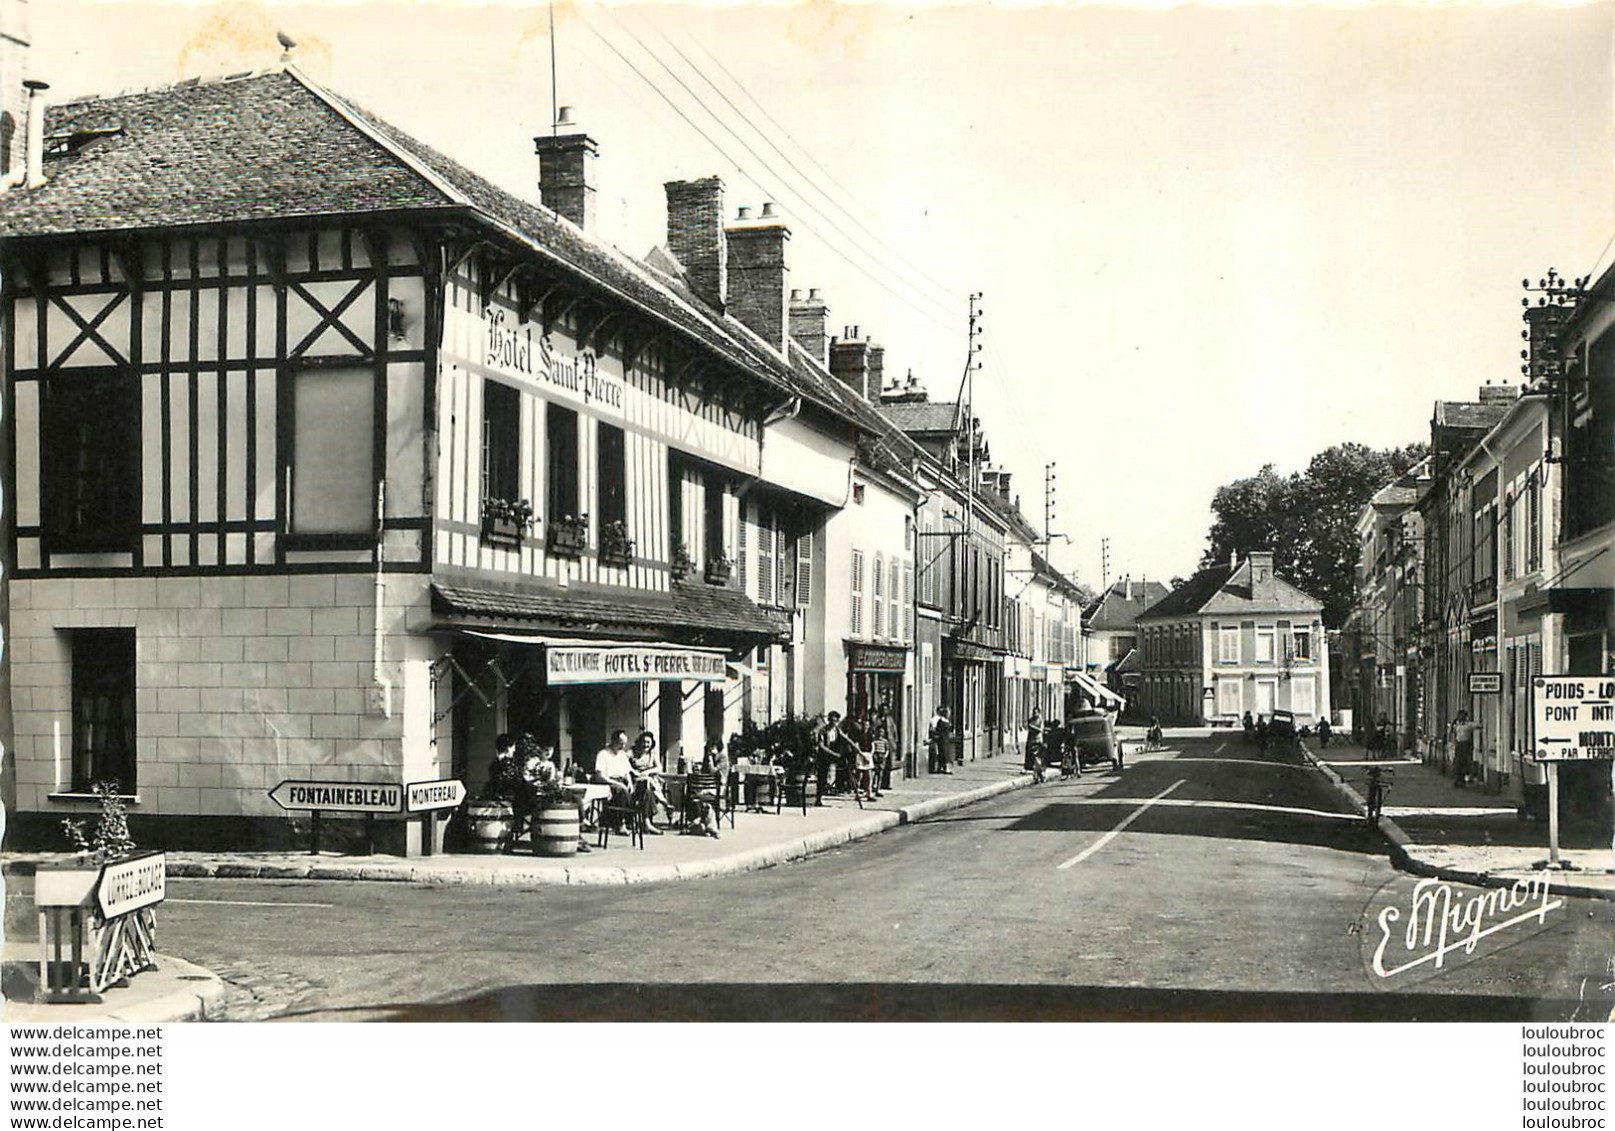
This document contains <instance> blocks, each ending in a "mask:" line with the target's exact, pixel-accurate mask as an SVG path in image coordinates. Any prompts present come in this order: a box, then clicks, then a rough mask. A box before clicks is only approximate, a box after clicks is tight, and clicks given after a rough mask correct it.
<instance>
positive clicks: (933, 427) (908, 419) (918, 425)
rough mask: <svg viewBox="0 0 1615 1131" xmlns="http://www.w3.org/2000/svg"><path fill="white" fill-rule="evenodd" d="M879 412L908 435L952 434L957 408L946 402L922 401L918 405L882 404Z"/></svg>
mask: <svg viewBox="0 0 1615 1131" xmlns="http://www.w3.org/2000/svg"><path fill="white" fill-rule="evenodd" d="M880 411H881V412H882V413H883V414H884V415H885V416H886V417H887V419H889V420H890V421H891V422H892V423H893V424H895V425H897V426H898V427H899V428H901V429H902V430H903V431H904V432H908V433H910V434H917V433H925V432H952V431H953V429H954V427H955V423H956V418H957V416H958V413H959V406H958V405H955V404H952V403H950V402H946V401H940V402H938V401H922V402H920V403H918V404H910V403H900V404H883V405H881V406H880Z"/></svg>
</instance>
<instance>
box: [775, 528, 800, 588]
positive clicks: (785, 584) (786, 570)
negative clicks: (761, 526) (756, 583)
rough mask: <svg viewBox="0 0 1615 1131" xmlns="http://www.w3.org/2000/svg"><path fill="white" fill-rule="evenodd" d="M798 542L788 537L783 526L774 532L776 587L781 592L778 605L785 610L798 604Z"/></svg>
mask: <svg viewBox="0 0 1615 1131" xmlns="http://www.w3.org/2000/svg"><path fill="white" fill-rule="evenodd" d="M777 521H778V520H777V519H776V522H777ZM796 542H797V540H796V539H794V538H791V537H789V536H787V535H786V533H785V528H784V527H783V526H781V527H780V528H779V529H778V530H776V531H775V532H774V551H775V553H774V586H775V588H776V589H778V590H779V593H778V598H779V599H778V601H777V602H776V603H777V604H779V605H781V606H782V607H784V608H790V607H791V606H793V605H795V604H796Z"/></svg>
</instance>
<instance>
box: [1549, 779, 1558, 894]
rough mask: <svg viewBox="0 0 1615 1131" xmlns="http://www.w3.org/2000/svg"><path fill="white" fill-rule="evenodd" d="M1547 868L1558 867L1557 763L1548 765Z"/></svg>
mask: <svg viewBox="0 0 1615 1131" xmlns="http://www.w3.org/2000/svg"><path fill="white" fill-rule="evenodd" d="M1548 867H1550V868H1557V867H1559V763H1558V762H1549V763H1548Z"/></svg>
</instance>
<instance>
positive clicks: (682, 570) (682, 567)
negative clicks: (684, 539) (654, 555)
mask: <svg viewBox="0 0 1615 1131" xmlns="http://www.w3.org/2000/svg"><path fill="white" fill-rule="evenodd" d="M668 568H669V569H670V570H671V571H672V573H673V580H674V581H683V580H684V579H685V578H686V577H689V576H690V574H692V573H694V572H695V559H694V558H692V557H690V551H688V550H686V549H685V548H684V547H683V546H675V547H674V548H673V561H672V563H671V565H669V567H668Z"/></svg>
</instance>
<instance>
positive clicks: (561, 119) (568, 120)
mask: <svg viewBox="0 0 1615 1131" xmlns="http://www.w3.org/2000/svg"><path fill="white" fill-rule="evenodd" d="M555 124H556V125H557V126H570V125H574V124H575V123H574V122H573V119H572V107H570V106H562V107H561V108H560V110H559V111H557V112H556V115H555Z"/></svg>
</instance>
